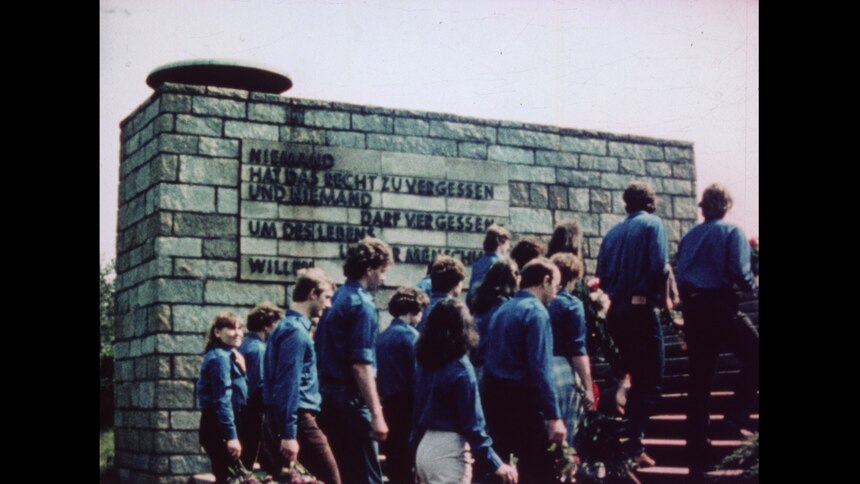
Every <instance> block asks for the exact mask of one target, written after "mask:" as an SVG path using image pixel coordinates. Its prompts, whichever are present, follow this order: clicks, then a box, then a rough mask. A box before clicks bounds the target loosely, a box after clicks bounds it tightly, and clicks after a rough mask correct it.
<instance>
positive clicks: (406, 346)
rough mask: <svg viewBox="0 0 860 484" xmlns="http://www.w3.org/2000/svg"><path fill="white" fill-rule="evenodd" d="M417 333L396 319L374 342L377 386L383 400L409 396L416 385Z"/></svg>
mask: <svg viewBox="0 0 860 484" xmlns="http://www.w3.org/2000/svg"><path fill="white" fill-rule="evenodd" d="M416 339H418V331H417V330H416V329H415V328H413V327H412V326H409V325H408V324H406V323H405V322H404V321H403V320H402V319H400V318H397V319H395V320H394V321H392V322H391V325H390V326H389V327H388V328H387V329H386V330H385V331H383V332H382V333H380V334H379V337H378V338H377V339H376V360H377V362H376V366H377V373H376V386H377V388H378V389H379V394H380V395H381V396H383V397H390V396H392V395H399V394H402V393H406V392H408V394H410V395H411V394H412V388H413V386H414V383H415V340H416Z"/></svg>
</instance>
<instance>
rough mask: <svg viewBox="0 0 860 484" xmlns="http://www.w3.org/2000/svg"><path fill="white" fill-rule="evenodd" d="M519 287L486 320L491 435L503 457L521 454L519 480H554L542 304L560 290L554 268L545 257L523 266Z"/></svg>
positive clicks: (554, 437)
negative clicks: (487, 320) (550, 448)
mask: <svg viewBox="0 0 860 484" xmlns="http://www.w3.org/2000/svg"><path fill="white" fill-rule="evenodd" d="M521 274H522V279H521V280H520V290H519V291H517V292H516V293H514V295H513V297H512V298H511V299H509V300H508V301H506V302H505V303H503V304H502V305H501V306H500V307H499V309H498V311H496V313H495V314H494V315H493V317H492V319H491V320H490V325H489V328H488V342H487V349H486V363H485V364H484V382H485V387H486V395H487V399H486V402H485V410H486V412H485V413H486V417H487V426H488V429H489V432H490V436H491V437H492V438H493V441H494V442H495V448H496V449H497V450H498V451H499V455H501V456H502V457H503V458H504V459H507V458H508V457H509V456H510V455H511V453H513V454H514V455H516V456H517V457H518V458H519V464H518V470H519V473H520V476H521V478H522V481H523V482H540V483H550V482H555V478H554V468H553V458H552V455H551V454H550V453H548V452H547V447H549V445H550V442H555V443H557V444H561V443H562V442H563V441H564V440H565V436H566V434H567V431H566V429H565V427H564V422H563V421H562V420H561V412H560V411H559V408H558V398H557V394H556V390H555V384H554V382H553V376H552V328H551V326H550V319H549V312H547V309H546V305H547V304H549V302H550V301H552V299H553V298H554V297H555V295H556V293H557V292H558V285H559V282H560V280H561V275H560V274H559V270H558V268H557V267H556V266H555V264H553V263H552V262H550V261H549V259H547V258H545V257H538V258H537V259H535V260H533V261H531V262H529V263H528V264H526V266H525V267H523V269H522V270H521Z"/></svg>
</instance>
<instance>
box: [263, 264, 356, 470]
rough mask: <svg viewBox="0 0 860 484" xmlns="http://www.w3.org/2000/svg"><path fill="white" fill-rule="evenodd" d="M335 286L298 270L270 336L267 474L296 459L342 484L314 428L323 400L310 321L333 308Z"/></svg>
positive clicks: (323, 276)
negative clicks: (283, 314) (290, 295)
mask: <svg viewBox="0 0 860 484" xmlns="http://www.w3.org/2000/svg"><path fill="white" fill-rule="evenodd" d="M333 288H334V283H333V282H332V280H331V279H329V277H328V276H327V275H326V274H325V273H324V272H323V271H322V270H320V269H318V268H308V269H302V270H300V271H299V272H298V279H297V280H296V286H295V288H294V289H293V304H291V305H290V309H289V310H288V311H287V314H286V317H285V318H284V319H283V320H282V321H281V323H280V324H279V325H278V327H277V328H275V330H274V331H273V332H272V334H271V335H270V336H269V339H268V342H267V345H266V362H265V365H264V368H263V375H264V377H263V401H264V404H265V405H266V407H267V412H266V426H265V429H264V430H265V432H264V434H265V441H266V446H267V447H268V449H269V451H270V453H271V454H272V456H273V461H274V462H273V463H272V464H271V467H270V468H268V469H265V470H266V472H267V473H269V474H271V475H272V476H273V477H275V478H276V479H278V477H279V476H278V475H279V474H280V470H281V469H282V468H283V467H289V464H290V462H292V461H294V460H298V461H299V462H300V463H301V464H302V465H304V466H305V467H306V468H307V469H308V470H309V471H310V472H311V473H312V474H313V475H315V476H317V477H318V478H320V479H321V480H322V481H324V482H327V483H328V482H332V483H340V474H339V472H338V469H337V464H336V463H335V460H334V455H333V454H332V451H331V448H330V447H329V442H328V439H327V438H326V435H325V434H324V433H323V431H322V430H320V428H319V426H318V425H317V418H316V417H317V414H318V413H319V411H320V401H321V396H320V392H319V384H318V376H317V367H316V363H317V359H316V352H315V349H314V343H313V339H311V335H310V328H311V321H310V318H312V317H316V316H319V315H320V314H322V313H323V311H325V309H326V308H328V307H329V306H331V295H332V290H333Z"/></svg>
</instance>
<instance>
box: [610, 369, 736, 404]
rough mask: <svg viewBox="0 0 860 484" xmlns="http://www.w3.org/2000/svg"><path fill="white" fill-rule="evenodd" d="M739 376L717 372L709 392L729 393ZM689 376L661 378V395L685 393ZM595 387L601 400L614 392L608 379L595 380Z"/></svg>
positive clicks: (734, 373) (612, 381) (730, 372)
mask: <svg viewBox="0 0 860 484" xmlns="http://www.w3.org/2000/svg"><path fill="white" fill-rule="evenodd" d="M739 374H740V372H739V371H737V370H725V371H718V372H716V373H715V374H714V377H713V380H712V381H711V391H731V390H733V389H734V388H735V385H736V383H737V380H738V375H739ZM689 378H690V376H689V375H686V374H682V375H666V376H664V377H663V386H662V389H661V390H662V392H663V393H685V392H686V391H687V389H688V381H689ZM595 382H596V383H597V386H598V387H599V388H600V395H601V398H602V397H603V396H605V395H609V394H610V393H611V392H614V391H615V388H616V387H615V381H614V380H611V379H608V378H601V379H597V378H596V379H595Z"/></svg>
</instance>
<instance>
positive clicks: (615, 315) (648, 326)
mask: <svg viewBox="0 0 860 484" xmlns="http://www.w3.org/2000/svg"><path fill="white" fill-rule="evenodd" d="M624 203H625V210H626V211H627V213H628V215H627V218H626V219H624V221H623V222H621V223H619V224H617V225H616V226H614V227H612V229H610V230H609V232H608V233H607V234H606V236H605V237H604V238H603V242H602V243H601V244H600V253H599V254H598V256H597V277H599V278H600V285H601V287H603V289H604V290H605V291H606V294H607V295H608V296H609V298H610V300H611V301H612V304H611V305H610V306H609V312H608V313H607V315H606V322H607V325H608V327H609V334H610V335H611V336H612V340H613V341H615V344H616V345H618V351H619V354H620V356H621V363H622V366H623V367H624V370H625V371H626V372H628V373H630V381H631V387H630V394H629V397H628V399H627V404H626V406H625V408H624V415H625V432H626V434H627V435H626V437H627V439H628V440H627V441H626V442H625V443H624V448H625V449H624V450H625V452H626V453H627V454H628V455H629V456H630V457H631V458H632V459H633V462H634V463H635V464H636V465H637V466H639V467H650V466H653V465H655V464H656V462H655V461H654V459H652V458H651V456H649V455H648V454H646V453H645V446H644V445H643V443H642V439H643V438H644V437H645V427H646V425H647V424H648V419H649V416H650V414H651V412H652V411H653V407H654V405H655V404H656V402H657V399H659V398H660V388H661V386H662V384H663V365H664V349H663V329H662V328H661V326H660V318H659V317H658V309H657V308H658V306H659V305H660V304H661V302H662V301H663V300H665V296H666V292H665V284H666V280H667V277H668V274H669V272H668V268H667V267H668V264H667V262H668V245H669V243H668V239H667V237H666V228H665V227H664V226H663V221H662V220H660V218H659V217H657V216H656V215H654V211H655V210H656V206H657V194H656V193H655V192H654V188H653V187H651V185H650V184H648V183H645V182H641V181H634V182H632V183H630V185H628V187H627V189H626V190H624Z"/></svg>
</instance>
